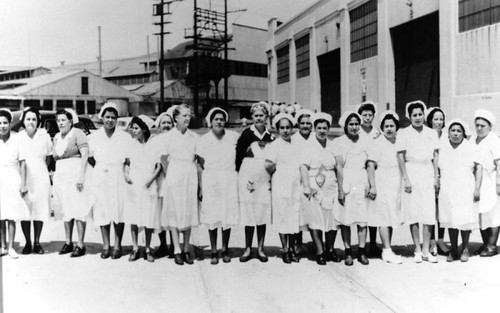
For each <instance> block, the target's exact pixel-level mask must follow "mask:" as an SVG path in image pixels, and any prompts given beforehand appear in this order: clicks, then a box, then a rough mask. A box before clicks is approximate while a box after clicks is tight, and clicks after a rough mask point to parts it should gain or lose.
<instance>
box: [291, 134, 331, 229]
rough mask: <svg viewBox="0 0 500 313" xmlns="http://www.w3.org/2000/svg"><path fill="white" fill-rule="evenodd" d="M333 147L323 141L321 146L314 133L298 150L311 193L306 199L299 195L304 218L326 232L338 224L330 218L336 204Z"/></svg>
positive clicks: (308, 223)
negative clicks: (302, 148) (300, 150)
mask: <svg viewBox="0 0 500 313" xmlns="http://www.w3.org/2000/svg"><path fill="white" fill-rule="evenodd" d="M335 154H336V153H335V146H334V144H333V142H332V141H331V140H328V139H327V140H326V146H325V147H323V146H322V145H321V144H320V143H319V141H318V139H317V138H316V136H314V137H312V138H310V140H308V143H307V146H306V149H304V151H303V152H302V154H301V155H302V164H305V165H307V166H308V167H309V173H308V174H309V185H310V187H311V191H312V192H313V193H314V194H313V195H312V196H311V198H310V199H307V198H305V197H303V198H302V200H303V205H304V207H305V214H304V218H305V221H306V223H307V225H308V226H309V228H310V229H313V230H321V231H324V232H328V231H331V230H337V229H338V226H339V223H338V222H337V221H336V220H335V218H334V217H333V211H334V207H336V206H339V205H340V204H339V203H338V185H337V175H336V174H335V165H336V162H335Z"/></svg>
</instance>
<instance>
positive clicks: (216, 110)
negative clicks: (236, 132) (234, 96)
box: [208, 109, 229, 123]
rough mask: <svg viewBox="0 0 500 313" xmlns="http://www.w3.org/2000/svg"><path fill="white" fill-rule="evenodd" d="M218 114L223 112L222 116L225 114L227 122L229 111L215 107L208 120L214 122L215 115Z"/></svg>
mask: <svg viewBox="0 0 500 313" xmlns="http://www.w3.org/2000/svg"><path fill="white" fill-rule="evenodd" d="M217 114H222V116H224V120H225V121H226V122H227V120H228V119H229V116H227V113H226V112H224V111H222V109H215V110H214V111H213V112H212V113H211V114H210V116H209V117H208V120H209V121H210V123H212V121H213V120H214V118H215V116H216V115H217Z"/></svg>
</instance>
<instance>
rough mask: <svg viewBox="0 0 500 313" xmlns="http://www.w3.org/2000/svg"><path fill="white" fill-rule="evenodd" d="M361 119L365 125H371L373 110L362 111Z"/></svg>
mask: <svg viewBox="0 0 500 313" xmlns="http://www.w3.org/2000/svg"><path fill="white" fill-rule="evenodd" d="M361 121H362V122H363V125H366V126H370V125H371V124H372V122H373V112H372V111H370V110H364V111H362V112H361Z"/></svg>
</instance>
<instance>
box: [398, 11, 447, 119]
mask: <svg viewBox="0 0 500 313" xmlns="http://www.w3.org/2000/svg"><path fill="white" fill-rule="evenodd" d="M391 36H392V46H393V49H394V67H395V83H396V112H397V113H398V114H399V115H400V117H401V118H402V119H404V120H405V121H404V122H403V125H408V123H409V122H408V120H407V119H406V118H404V116H405V106H406V103H408V102H410V101H415V100H421V101H423V102H424V103H425V104H426V105H427V107H433V106H439V105H440V104H439V14H438V12H435V13H431V14H429V15H425V16H423V17H420V18H418V19H415V20H413V21H411V22H408V23H405V24H402V25H400V26H396V27H394V28H391Z"/></svg>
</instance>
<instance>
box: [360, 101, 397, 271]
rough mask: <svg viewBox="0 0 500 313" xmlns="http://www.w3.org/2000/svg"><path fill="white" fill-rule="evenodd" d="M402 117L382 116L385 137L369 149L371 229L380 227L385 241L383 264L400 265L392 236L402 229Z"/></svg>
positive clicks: (376, 141)
mask: <svg viewBox="0 0 500 313" xmlns="http://www.w3.org/2000/svg"><path fill="white" fill-rule="evenodd" d="M398 129H399V116H398V115H397V114H396V113H395V112H392V111H385V112H383V113H382V114H381V115H380V130H381V131H382V134H383V135H382V136H380V137H378V138H377V139H375V140H374V141H373V144H372V145H371V146H370V147H369V148H368V180H369V182H370V190H369V192H368V198H369V199H370V200H371V201H369V202H368V226H370V227H378V228H379V230H380V238H381V239H382V245H383V250H382V260H384V261H385V262H388V263H395V264H400V263H402V261H401V257H400V256H398V255H396V254H394V252H393V251H392V248H391V239H392V232H393V229H394V228H395V227H398V226H401V224H402V220H401V174H400V172H399V167H398V159H397V148H396V134H397V131H398Z"/></svg>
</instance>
